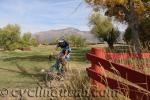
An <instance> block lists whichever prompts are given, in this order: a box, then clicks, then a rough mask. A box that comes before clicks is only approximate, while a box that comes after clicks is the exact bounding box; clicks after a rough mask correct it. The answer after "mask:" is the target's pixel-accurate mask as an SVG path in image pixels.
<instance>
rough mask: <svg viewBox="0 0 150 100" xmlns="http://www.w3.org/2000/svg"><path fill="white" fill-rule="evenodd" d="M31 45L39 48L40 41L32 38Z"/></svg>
mask: <svg viewBox="0 0 150 100" xmlns="http://www.w3.org/2000/svg"><path fill="white" fill-rule="evenodd" d="M30 41H31V45H32V46H34V47H37V46H38V45H39V43H38V41H37V39H36V38H31V40H30Z"/></svg>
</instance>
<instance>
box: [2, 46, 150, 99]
mask: <svg viewBox="0 0 150 100" xmlns="http://www.w3.org/2000/svg"><path fill="white" fill-rule="evenodd" d="M91 47H94V46H93V45H91V46H88V47H86V48H72V52H71V61H70V62H69V69H70V71H71V74H72V77H71V78H70V79H68V81H67V82H68V83H65V84H64V86H65V87H64V88H66V89H68V88H70V87H71V88H72V89H82V88H86V89H90V87H91V84H90V82H89V80H90V79H89V78H88V76H87V73H86V72H85V68H87V67H90V66H91V64H90V62H89V61H87V60H86V56H85V55H86V53H87V52H89V51H90V49H91ZM96 47H105V46H104V45H102V44H99V45H96ZM58 52H59V50H55V49H54V46H53V45H52V46H42V45H41V46H39V47H32V51H19V50H16V51H11V52H8V51H0V88H30V87H31V88H33V87H37V86H39V84H38V83H39V82H43V76H41V75H40V74H39V72H40V71H41V69H49V68H50V67H51V66H52V65H53V64H54V63H55V58H54V56H55V55H57V54H58ZM117 52H120V51H117ZM49 55H51V56H52V59H51V60H49V59H48V57H49ZM144 61H146V62H149V59H148V60H144ZM116 62H117V63H121V64H130V63H133V62H134V63H135V64H136V63H137V60H132V59H128V60H118V61H117V60H116ZM38 74H39V75H38ZM37 75H38V76H37ZM56 83H57V84H59V83H61V82H56ZM56 83H54V84H56ZM120 98H125V97H124V96H122V95H121V96H119V97H118V98H112V97H94V98H93V97H85V98H84V97H77V98H76V97H75V98H74V97H71V98H65V99H70V100H77V99H79V100H86V99H92V100H99V99H101V100H113V99H114V100H117V99H120ZM61 99H62V98H61ZM61 99H60V98H59V100H61ZM0 100H1V98H0ZM27 100H28V99H27ZM39 100H40V99H39Z"/></svg>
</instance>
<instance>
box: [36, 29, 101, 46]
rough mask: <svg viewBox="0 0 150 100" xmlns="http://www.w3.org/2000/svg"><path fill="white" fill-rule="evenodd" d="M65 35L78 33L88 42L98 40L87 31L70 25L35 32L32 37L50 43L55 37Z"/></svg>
mask: <svg viewBox="0 0 150 100" xmlns="http://www.w3.org/2000/svg"><path fill="white" fill-rule="evenodd" d="M65 35H80V36H81V37H83V38H85V39H86V40H87V42H88V43H97V42H98V41H99V40H98V39H97V38H96V37H95V36H94V35H93V34H91V33H90V32H89V31H80V30H79V29H76V28H72V27H68V28H64V29H58V30H48V31H42V32H37V33H35V34H34V37H36V38H37V40H38V41H39V43H52V42H54V41H55V40H56V39H58V38H60V37H62V36H65Z"/></svg>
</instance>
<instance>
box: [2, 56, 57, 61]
mask: <svg viewBox="0 0 150 100" xmlns="http://www.w3.org/2000/svg"><path fill="white" fill-rule="evenodd" d="M53 59H54V58H52V59H51V60H53ZM14 60H29V61H36V62H43V61H49V55H32V56H24V57H10V58H5V59H3V61H14Z"/></svg>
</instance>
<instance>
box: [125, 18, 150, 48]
mask: <svg viewBox="0 0 150 100" xmlns="http://www.w3.org/2000/svg"><path fill="white" fill-rule="evenodd" d="M149 32H150V17H148V18H145V19H143V20H142V21H141V22H140V24H139V35H140V37H139V39H140V42H141V44H142V46H143V47H144V48H146V47H148V46H149V44H147V43H149V42H150V33H149ZM131 34H132V31H131V28H130V27H128V28H127V29H126V32H125V34H124V39H125V40H126V42H127V43H130V42H131V40H132V36H131Z"/></svg>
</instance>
